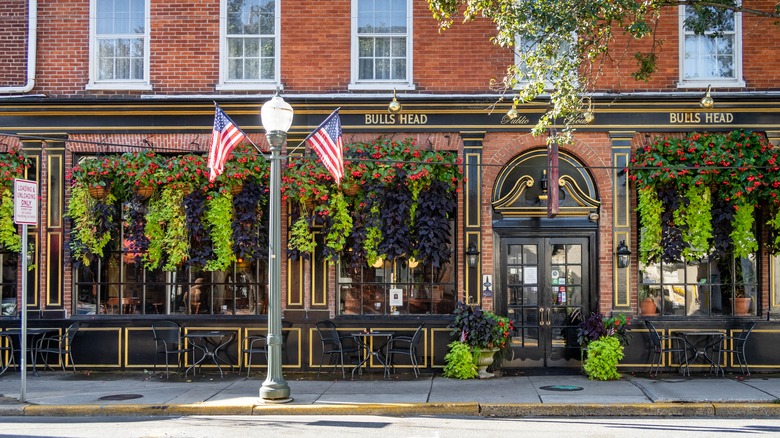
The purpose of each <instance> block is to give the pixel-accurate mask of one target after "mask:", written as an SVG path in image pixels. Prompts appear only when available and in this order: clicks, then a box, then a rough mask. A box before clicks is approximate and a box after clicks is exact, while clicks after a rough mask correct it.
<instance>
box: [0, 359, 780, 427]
mask: <svg viewBox="0 0 780 438" xmlns="http://www.w3.org/2000/svg"><path fill="white" fill-rule="evenodd" d="M190 377H191V378H190V379H187V380H184V379H183V378H181V377H178V376H177V377H174V376H173V375H172V376H171V378H170V379H165V378H164V377H161V375H160V374H151V373H144V372H86V371H78V372H76V373H75V374H74V373H72V372H65V373H63V372H51V371H47V372H40V376H34V375H33V374H32V373H30V374H28V376H27V391H26V393H27V397H26V403H20V402H19V394H20V390H21V380H20V376H19V373H16V372H12V371H10V370H9V372H6V373H5V374H4V375H2V376H0V416H11V415H25V416H88V415H133V416H141V415H271V414H274V415H295V414H307V415H330V414H334V415H335V414H341V415H349V414H351V415H391V416H409V415H418V416H419V415H459V416H498V417H518V416H533V417H539V416H558V417H560V416H569V417H571V416H697V417H706V416H718V417H729V416H737V415H739V416H748V417H766V416H780V376H777V375H761V374H756V375H754V376H752V377H749V378H745V379H744V380H741V379H739V378H736V377H733V376H727V377H725V378H724V377H706V376H695V375H694V377H692V378H688V377H685V378H683V377H682V376H679V375H678V374H675V373H666V374H663V375H661V376H660V377H659V378H657V379H651V378H648V377H647V375H642V376H632V375H630V374H624V377H623V379H622V380H619V381H608V382H601V381H591V380H588V378H587V377H586V376H584V375H531V376H523V375H521V376H500V377H495V378H492V379H486V380H466V381H460V380H453V379H447V378H444V377H441V376H440V375H432V374H427V375H423V376H421V377H420V378H418V379H414V378H413V376H408V375H394V376H392V377H391V378H390V379H388V380H384V379H382V376H381V374H369V375H364V376H359V377H357V378H356V379H355V380H351V379H350V378H349V377H348V378H347V379H346V380H341V379H340V376H338V377H339V379H336V378H335V377H334V375H327V376H326V375H323V376H322V378H321V379H319V380H317V379H316V377H315V376H314V375H311V374H285V379H286V381H287V383H288V385H289V386H290V395H291V396H292V398H293V401H292V402H290V403H285V404H274V403H266V402H265V401H263V400H262V399H260V398H259V389H260V386H261V385H262V383H263V381H264V379H265V377H264V376H263V375H262V374H256V375H253V376H252V378H250V379H247V378H246V377H245V375H241V374H226V375H225V377H224V378H220V377H219V374H214V373H211V372H206V373H205V374H198V375H197V376H195V377H194V378H193V377H192V376H190ZM327 379H329V380H327Z"/></svg>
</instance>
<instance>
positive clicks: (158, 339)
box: [152, 321, 195, 378]
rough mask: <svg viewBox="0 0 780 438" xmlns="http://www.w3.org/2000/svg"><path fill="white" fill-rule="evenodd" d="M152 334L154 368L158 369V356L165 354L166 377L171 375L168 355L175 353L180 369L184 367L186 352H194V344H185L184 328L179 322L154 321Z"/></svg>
mask: <svg viewBox="0 0 780 438" xmlns="http://www.w3.org/2000/svg"><path fill="white" fill-rule="evenodd" d="M152 335H153V336H154V346H155V354H154V370H155V371H157V356H159V355H161V354H162V355H164V356H165V377H166V378H167V377H169V376H170V374H169V372H168V366H169V361H168V356H170V355H175V356H176V363H177V364H178V366H179V369H181V368H183V367H184V359H185V353H190V354H191V355H192V354H194V350H195V349H194V347H193V346H191V345H190V346H185V342H184V338H183V337H182V330H181V326H179V324H177V323H175V322H173V321H155V322H153V323H152Z"/></svg>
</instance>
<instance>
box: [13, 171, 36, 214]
mask: <svg viewBox="0 0 780 438" xmlns="http://www.w3.org/2000/svg"><path fill="white" fill-rule="evenodd" d="M14 223H15V224H18V225H38V183H37V182H36V181H28V180H24V179H15V180H14Z"/></svg>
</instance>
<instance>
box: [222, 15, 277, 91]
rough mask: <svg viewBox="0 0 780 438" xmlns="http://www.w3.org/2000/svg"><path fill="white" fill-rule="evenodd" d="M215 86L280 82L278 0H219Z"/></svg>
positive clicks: (236, 87)
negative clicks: (217, 67) (217, 59)
mask: <svg viewBox="0 0 780 438" xmlns="http://www.w3.org/2000/svg"><path fill="white" fill-rule="evenodd" d="M220 3H221V4H220V10H221V13H220V38H219V41H220V57H219V65H220V69H219V76H220V80H219V85H218V86H217V89H219V90H230V89H233V90H246V89H252V90H259V89H271V90H272V89H274V88H275V87H276V86H277V85H279V83H280V79H279V76H280V66H279V64H280V63H279V53H280V42H279V41H280V38H279V28H280V13H279V0H221V2H220Z"/></svg>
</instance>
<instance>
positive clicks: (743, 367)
mask: <svg viewBox="0 0 780 438" xmlns="http://www.w3.org/2000/svg"><path fill="white" fill-rule="evenodd" d="M755 326H756V323H755V322H754V321H751V322H749V323H748V324H747V325H746V326H745V328H743V329H742V331H741V332H739V334H737V335H735V336H726V337H725V338H723V342H721V343H720V344H718V346H719V348H718V361H720V358H721V357H722V354H723V353H733V354H735V355H736V356H737V363H739V370H740V371H741V372H742V374H743V375H745V376H749V375H750V368H748V363H747V359H746V358H745V345H747V341H748V337H750V333H752V332H753V328H755ZM726 363H728V361H727V362H726Z"/></svg>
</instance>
